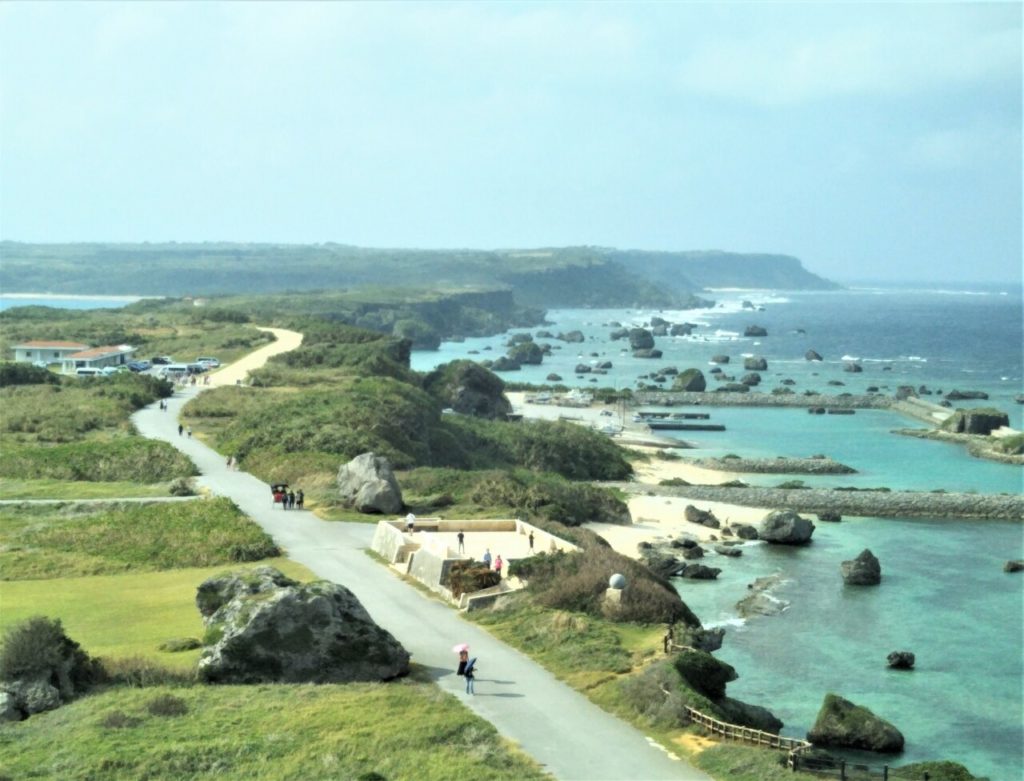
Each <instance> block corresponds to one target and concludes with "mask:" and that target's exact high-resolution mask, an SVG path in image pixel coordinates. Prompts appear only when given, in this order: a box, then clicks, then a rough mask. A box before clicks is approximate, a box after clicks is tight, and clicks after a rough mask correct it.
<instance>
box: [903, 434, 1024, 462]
mask: <svg viewBox="0 0 1024 781" xmlns="http://www.w3.org/2000/svg"><path fill="white" fill-rule="evenodd" d="M893 433H894V434H901V435H903V436H905V437H917V438H918V439H934V440H936V441H938V442H952V443H953V444H954V445H964V446H966V448H967V452H968V453H970V454H971V455H972V456H974V457H975V458H987V459H988V460H989V461H999V462H1001V463H1003V464H1017V465H1021V464H1024V455H1018V454H1014V453H1003V452H1002V451H1000V450H997V449H996V446H997V444H998V440H997V439H993V438H992V437H990V436H989V437H981V436H976V435H973V434H954V433H953V432H952V431H937V430H932V429H920V428H899V429H894V430H893Z"/></svg>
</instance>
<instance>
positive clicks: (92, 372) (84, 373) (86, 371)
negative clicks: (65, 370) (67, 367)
mask: <svg viewBox="0 0 1024 781" xmlns="http://www.w3.org/2000/svg"><path fill="white" fill-rule="evenodd" d="M75 376H76V377H102V376H103V373H102V372H101V371H100V370H99V369H93V368H92V367H88V366H83V367H81V368H79V369H75Z"/></svg>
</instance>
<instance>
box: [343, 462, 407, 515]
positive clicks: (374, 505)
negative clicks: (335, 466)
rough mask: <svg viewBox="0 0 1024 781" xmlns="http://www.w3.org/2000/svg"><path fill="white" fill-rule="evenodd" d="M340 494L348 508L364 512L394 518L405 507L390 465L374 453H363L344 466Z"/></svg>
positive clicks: (400, 490)
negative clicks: (383, 514)
mask: <svg viewBox="0 0 1024 781" xmlns="http://www.w3.org/2000/svg"><path fill="white" fill-rule="evenodd" d="M338 493H339V494H341V500H342V502H343V503H344V504H345V505H347V506H349V507H352V508H354V509H355V510H357V511H358V512H361V513H385V514H387V515H393V514H395V513H397V512H399V511H401V509H402V507H403V506H404V505H403V502H402V489H401V488H399V487H398V481H397V480H396V479H395V473H394V472H393V471H392V469H391V464H390V462H389V461H388V460H387V459H386V458H384V457H383V456H375V455H374V454H373V453H363V454H362V455H359V456H356V457H355V458H353V459H352V460H351V461H349V462H348V463H347V464H344V465H342V467H341V469H339V470H338Z"/></svg>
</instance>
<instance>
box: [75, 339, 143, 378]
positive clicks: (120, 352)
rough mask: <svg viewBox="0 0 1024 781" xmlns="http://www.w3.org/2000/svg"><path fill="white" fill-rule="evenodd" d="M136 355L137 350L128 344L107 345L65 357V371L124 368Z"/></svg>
mask: <svg viewBox="0 0 1024 781" xmlns="http://www.w3.org/2000/svg"><path fill="white" fill-rule="evenodd" d="M134 354H135V348H134V347H132V346H131V345H128V344H118V345H105V346H104V347H90V348H89V349H87V350H79V351H78V352H74V353H71V354H70V355H67V356H65V357H64V360H63V364H64V371H65V372H69V373H70V372H73V371H75V369H102V368H104V367H106V366H124V365H125V364H126V363H128V362H129V361H130V360H132V356H133V355H134Z"/></svg>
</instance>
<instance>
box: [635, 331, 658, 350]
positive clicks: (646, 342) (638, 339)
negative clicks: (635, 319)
mask: <svg viewBox="0 0 1024 781" xmlns="http://www.w3.org/2000/svg"><path fill="white" fill-rule="evenodd" d="M629 346H630V349H633V350H650V349H651V348H652V347H654V334H652V333H651V332H650V331H648V330H647V329H646V328H630V329H629Z"/></svg>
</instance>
